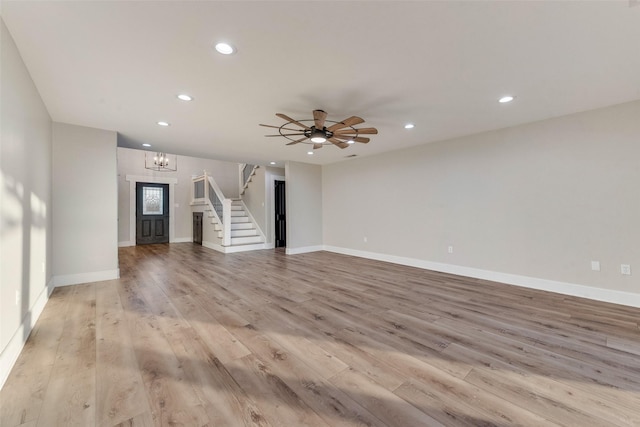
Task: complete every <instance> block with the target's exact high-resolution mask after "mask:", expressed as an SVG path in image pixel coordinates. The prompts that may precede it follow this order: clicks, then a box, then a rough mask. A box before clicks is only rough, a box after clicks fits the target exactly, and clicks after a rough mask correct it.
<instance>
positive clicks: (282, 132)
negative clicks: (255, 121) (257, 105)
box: [260, 110, 378, 150]
mask: <svg viewBox="0 0 640 427" xmlns="http://www.w3.org/2000/svg"><path fill="white" fill-rule="evenodd" d="M276 116H278V117H280V118H281V119H283V120H286V121H287V122H286V123H285V124H283V125H282V126H272V125H263V124H261V125H260V126H264V127H268V128H275V129H278V135H265V136H267V137H273V136H283V137H285V138H287V139H288V140H290V141H291V142H289V143H288V144H287V145H294V144H298V143H300V142H302V143H303V144H313V149H314V150H317V149H318V148H322V146H323V145H332V144H333V145H336V146H338V147H340V148H347V147H348V146H349V145H350V144H353V143H356V142H361V143H363V144H366V143H367V142H369V138H366V137H362V136H360V135H375V134H377V133H378V130H377V129H376V128H355V127H354V126H356V125H359V124H361V123H364V119H362V118H360V117H357V116H351V117H349V118H347V119H344V120H342V121H341V122H336V121H333V120H327V113H326V112H325V111H323V110H313V119H306V120H294V119H292V118H291V117H289V116H287V115H285V114H282V113H277V114H276ZM305 122H306V123H309V125H308V126H307V125H306V124H305ZM327 124H329V127H327V126H326V125H327ZM292 126H295V128H294V127H292Z"/></svg>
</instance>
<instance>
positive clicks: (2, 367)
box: [0, 281, 54, 389]
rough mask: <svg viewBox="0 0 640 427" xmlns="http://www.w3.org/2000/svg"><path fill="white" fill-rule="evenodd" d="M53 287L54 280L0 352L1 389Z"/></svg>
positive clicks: (48, 284) (41, 293) (39, 296)
mask: <svg viewBox="0 0 640 427" xmlns="http://www.w3.org/2000/svg"><path fill="white" fill-rule="evenodd" d="M53 288H54V286H53V282H52V281H49V283H47V286H46V287H45V288H44V289H43V290H42V292H40V295H38V298H36V301H35V302H34V303H33V305H32V306H31V308H30V309H29V312H28V313H27V314H26V315H25V316H24V317H23V318H22V323H21V324H20V327H19V328H18V330H17V331H16V332H15V333H14V334H13V336H12V337H11V339H10V340H9V343H8V344H7V346H6V347H5V348H4V349H3V350H2V352H0V389H1V388H2V387H3V386H4V383H5V382H6V381H7V378H8V377H9V373H10V372H11V369H12V368H13V365H15V363H16V361H17V360H18V356H20V353H21V352H22V349H23V348H24V344H25V343H26V342H27V338H28V337H29V334H30V333H31V330H32V329H33V327H34V326H35V324H36V322H37V321H38V318H39V317H40V315H41V314H42V310H44V306H45V305H46V304H47V301H48V300H49V296H50V295H51V292H52V291H53Z"/></svg>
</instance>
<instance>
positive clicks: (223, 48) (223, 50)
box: [216, 43, 236, 55]
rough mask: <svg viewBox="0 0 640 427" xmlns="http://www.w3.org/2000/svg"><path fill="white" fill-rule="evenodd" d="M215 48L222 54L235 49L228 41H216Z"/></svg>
mask: <svg viewBox="0 0 640 427" xmlns="http://www.w3.org/2000/svg"><path fill="white" fill-rule="evenodd" d="M216 50H217V51H218V52H219V53H221V54H223V55H231V54H232V53H234V52H235V51H236V50H235V49H234V48H233V46H231V45H230V44H228V43H218V44H216Z"/></svg>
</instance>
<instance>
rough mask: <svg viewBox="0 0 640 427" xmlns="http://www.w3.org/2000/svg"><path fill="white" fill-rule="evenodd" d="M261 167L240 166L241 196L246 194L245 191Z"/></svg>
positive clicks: (246, 164) (245, 164)
mask: <svg viewBox="0 0 640 427" xmlns="http://www.w3.org/2000/svg"><path fill="white" fill-rule="evenodd" d="M259 167H260V166H258V165H250V164H248V163H244V164H240V194H241V195H242V194H244V190H246V189H247V187H248V186H249V182H251V177H252V176H253V175H255V172H256V169H258V168H259Z"/></svg>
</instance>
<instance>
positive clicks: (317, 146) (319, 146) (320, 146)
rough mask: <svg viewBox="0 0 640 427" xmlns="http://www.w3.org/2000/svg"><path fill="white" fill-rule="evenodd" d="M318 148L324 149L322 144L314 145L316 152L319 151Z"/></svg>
mask: <svg viewBox="0 0 640 427" xmlns="http://www.w3.org/2000/svg"><path fill="white" fill-rule="evenodd" d="M318 148H322V144H313V149H314V150H317V149H318Z"/></svg>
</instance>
